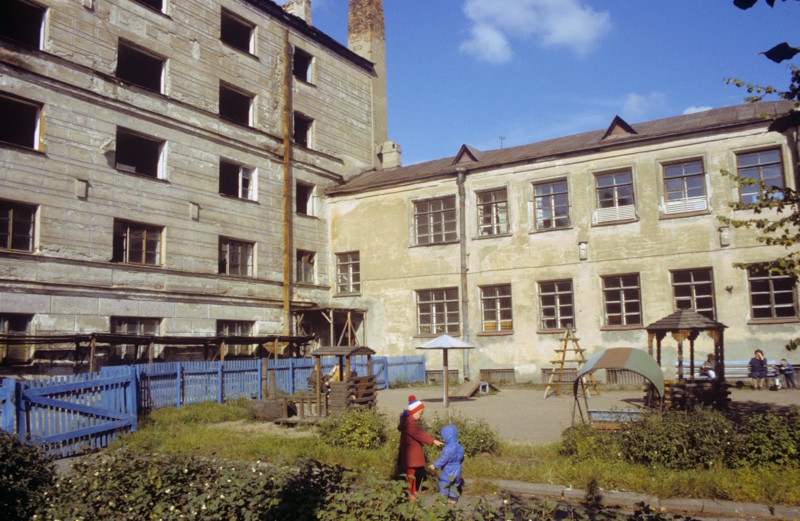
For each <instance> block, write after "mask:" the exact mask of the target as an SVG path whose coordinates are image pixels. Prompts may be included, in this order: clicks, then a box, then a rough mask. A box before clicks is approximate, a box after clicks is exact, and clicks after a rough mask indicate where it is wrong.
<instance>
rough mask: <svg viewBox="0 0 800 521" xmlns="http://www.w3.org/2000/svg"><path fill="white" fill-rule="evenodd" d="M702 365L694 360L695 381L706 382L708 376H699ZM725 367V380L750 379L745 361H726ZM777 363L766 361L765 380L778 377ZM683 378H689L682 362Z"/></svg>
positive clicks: (687, 367) (685, 363) (686, 366)
mask: <svg viewBox="0 0 800 521" xmlns="http://www.w3.org/2000/svg"><path fill="white" fill-rule="evenodd" d="M790 363H791V364H792V367H797V365H796V364H795V363H794V362H790ZM702 365H703V363H702V362H700V363H698V362H697V360H695V366H694V378H695V380H708V379H709V378H708V376H706V375H703V374H700V368H701V367H702ZM723 365H724V366H725V379H726V380H741V379H743V378H750V376H749V373H750V362H749V361H747V360H726V361H725V363H724V364H723ZM777 366H778V362H776V361H775V360H767V378H775V377H776V376H778V374H779V373H778V369H777ZM677 373H678V362H675V374H676V375H677ZM683 377H684V378H689V363H688V362H687V361H685V360H684V363H683Z"/></svg>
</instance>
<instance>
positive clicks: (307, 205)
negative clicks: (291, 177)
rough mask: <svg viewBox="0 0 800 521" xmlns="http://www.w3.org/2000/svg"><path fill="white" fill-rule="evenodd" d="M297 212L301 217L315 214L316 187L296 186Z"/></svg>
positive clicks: (301, 184) (303, 184)
mask: <svg viewBox="0 0 800 521" xmlns="http://www.w3.org/2000/svg"><path fill="white" fill-rule="evenodd" d="M295 210H296V211H297V213H299V214H300V215H313V213H314V187H313V186H312V185H307V184H305V183H299V182H298V183H297V184H296V185H295Z"/></svg>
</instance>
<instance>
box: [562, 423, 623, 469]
mask: <svg viewBox="0 0 800 521" xmlns="http://www.w3.org/2000/svg"><path fill="white" fill-rule="evenodd" d="M617 438H618V436H616V435H615V434H614V433H611V432H607V431H599V430H597V429H593V428H592V426H591V425H589V424H586V423H581V424H580V425H576V426H574V427H570V428H568V429H565V430H564V431H563V432H562V433H561V443H560V445H559V448H558V452H559V454H561V455H562V456H568V457H571V458H574V459H575V460H578V461H581V460H588V459H592V458H598V459H604V458H609V457H610V458H617V457H618V453H619V447H618V442H617Z"/></svg>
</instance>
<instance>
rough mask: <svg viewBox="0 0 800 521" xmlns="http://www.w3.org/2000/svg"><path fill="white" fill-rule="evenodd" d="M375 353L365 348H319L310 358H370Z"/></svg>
mask: <svg viewBox="0 0 800 521" xmlns="http://www.w3.org/2000/svg"><path fill="white" fill-rule="evenodd" d="M374 354H375V351H373V350H372V349H370V348H369V347H367V346H328V347H320V348H319V349H317V350H316V351H314V352H312V353H311V356H364V355H366V356H372V355H374Z"/></svg>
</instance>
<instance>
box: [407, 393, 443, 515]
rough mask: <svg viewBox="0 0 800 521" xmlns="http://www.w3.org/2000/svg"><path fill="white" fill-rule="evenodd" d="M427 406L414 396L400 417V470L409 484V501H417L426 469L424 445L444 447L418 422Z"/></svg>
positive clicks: (410, 397)
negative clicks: (403, 471)
mask: <svg viewBox="0 0 800 521" xmlns="http://www.w3.org/2000/svg"><path fill="white" fill-rule="evenodd" d="M424 409H425V405H424V404H423V403H422V402H420V401H419V400H417V398H416V397H415V396H414V395H411V396H409V397H408V407H407V408H406V409H405V410H404V411H403V414H401V415H400V423H399V424H398V425H397V430H398V431H400V460H399V466H400V469H401V470H402V469H405V472H406V481H407V482H408V494H409V499H411V501H414V500H415V499H417V484H418V482H419V480H420V479H421V478H422V473H423V471H424V469H425V453H424V452H423V451H422V445H423V444H425V445H436V446H437V447H441V446H442V445H444V443H442V442H441V441H439V440H435V439H433V437H431V436H429V435H428V434H427V433H425V431H423V430H422V429H421V428H420V426H419V424H418V423H417V420H419V419H420V417H421V416H422V412H423V410H424Z"/></svg>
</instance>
